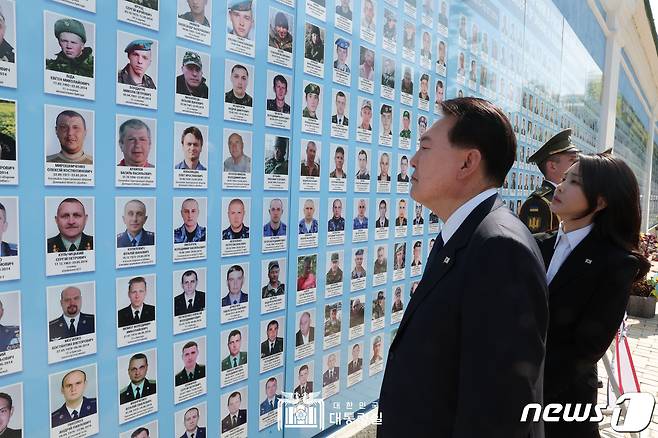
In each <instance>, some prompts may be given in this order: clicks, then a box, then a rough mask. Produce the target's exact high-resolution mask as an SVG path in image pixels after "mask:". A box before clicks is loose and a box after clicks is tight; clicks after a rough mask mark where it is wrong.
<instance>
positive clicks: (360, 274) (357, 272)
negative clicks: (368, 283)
mask: <svg viewBox="0 0 658 438" xmlns="http://www.w3.org/2000/svg"><path fill="white" fill-rule="evenodd" d="M363 256H364V251H363V249H357V250H356V252H355V253H354V269H352V280H356V279H357V278H364V277H365V276H366V275H368V274H367V272H366V270H365V268H364V267H363Z"/></svg>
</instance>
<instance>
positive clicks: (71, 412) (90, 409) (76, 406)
mask: <svg viewBox="0 0 658 438" xmlns="http://www.w3.org/2000/svg"><path fill="white" fill-rule="evenodd" d="M86 389H87V374H85V372H84V371H82V370H73V371H69V372H68V373H66V374H65V375H64V378H63V379H62V387H61V392H62V395H63V396H64V404H63V405H62V406H61V407H60V408H59V409H57V410H56V411H54V412H52V413H51V414H50V427H58V426H62V425H64V424H66V423H68V422H70V421H73V420H77V419H78V418H82V417H87V416H89V415H94V414H95V413H96V411H97V405H96V399H95V398H87V397H85V396H84V392H85V390H86Z"/></svg>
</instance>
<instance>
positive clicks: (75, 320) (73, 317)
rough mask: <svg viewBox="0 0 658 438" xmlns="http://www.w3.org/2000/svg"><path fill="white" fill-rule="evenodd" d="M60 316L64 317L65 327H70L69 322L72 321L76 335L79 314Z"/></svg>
mask: <svg viewBox="0 0 658 438" xmlns="http://www.w3.org/2000/svg"><path fill="white" fill-rule="evenodd" d="M62 316H63V317H64V322H66V327H70V326H71V320H73V327H75V331H76V333H77V332H78V324H79V323H80V312H78V314H77V315H75V316H66V315H64V314H63V313H62Z"/></svg>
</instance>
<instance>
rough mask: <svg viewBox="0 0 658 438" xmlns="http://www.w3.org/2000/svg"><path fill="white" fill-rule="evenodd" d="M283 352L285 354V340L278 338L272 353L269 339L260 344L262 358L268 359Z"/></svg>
mask: <svg viewBox="0 0 658 438" xmlns="http://www.w3.org/2000/svg"><path fill="white" fill-rule="evenodd" d="M281 352H283V338H279V337H277V338H276V339H275V340H274V348H273V349H272V352H271V353H270V341H269V340H268V339H265V340H264V341H263V342H261V343H260V357H267V356H270V355H272V354H276V353H281Z"/></svg>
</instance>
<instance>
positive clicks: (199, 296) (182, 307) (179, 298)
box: [174, 290, 206, 316]
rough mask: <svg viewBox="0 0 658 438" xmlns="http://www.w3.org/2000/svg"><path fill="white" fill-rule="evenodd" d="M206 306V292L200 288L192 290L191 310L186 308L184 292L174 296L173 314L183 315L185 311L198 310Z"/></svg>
mask: <svg viewBox="0 0 658 438" xmlns="http://www.w3.org/2000/svg"><path fill="white" fill-rule="evenodd" d="M205 308H206V293H205V292H201V291H200V290H197V291H194V301H193V302H192V310H189V311H188V310H187V300H186V299H185V292H183V293H182V294H180V295H176V296H175V297H174V316H180V315H185V314H186V313H194V312H200V311H202V310H203V309H205Z"/></svg>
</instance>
